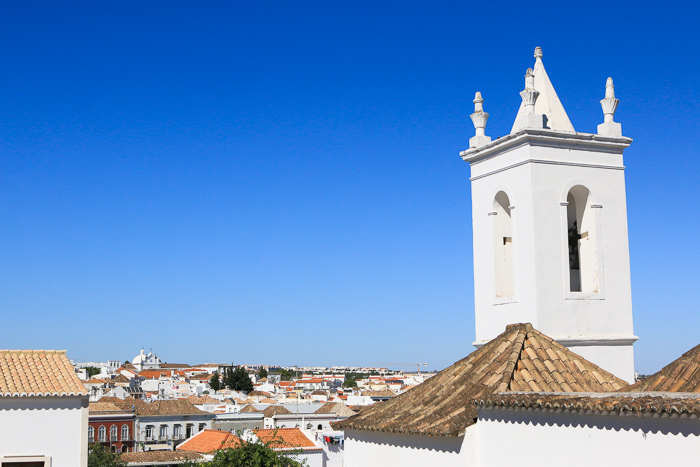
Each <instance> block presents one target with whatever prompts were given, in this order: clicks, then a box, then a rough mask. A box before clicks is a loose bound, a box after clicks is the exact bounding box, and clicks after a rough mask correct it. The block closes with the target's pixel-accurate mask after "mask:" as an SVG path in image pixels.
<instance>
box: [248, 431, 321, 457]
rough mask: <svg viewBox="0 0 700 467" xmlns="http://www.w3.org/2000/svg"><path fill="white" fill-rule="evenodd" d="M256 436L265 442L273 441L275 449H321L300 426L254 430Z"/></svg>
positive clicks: (272, 445)
mask: <svg viewBox="0 0 700 467" xmlns="http://www.w3.org/2000/svg"><path fill="white" fill-rule="evenodd" d="M253 432H254V433H255V436H257V437H258V439H259V440H260V441H262V442H263V443H267V442H269V441H272V444H271V447H272V448H273V449H275V450H285V449H303V450H304V451H315V450H321V448H320V447H318V446H316V445H315V444H314V443H313V441H311V440H310V439H309V438H308V437H307V436H306V435H305V434H304V433H303V432H302V431H301V430H300V429H299V428H276V429H262V430H253Z"/></svg>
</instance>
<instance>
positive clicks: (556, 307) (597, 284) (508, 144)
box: [460, 47, 637, 382]
mask: <svg viewBox="0 0 700 467" xmlns="http://www.w3.org/2000/svg"><path fill="white" fill-rule="evenodd" d="M535 59H536V61H535V67H534V70H533V69H528V70H527V73H526V75H525V89H524V90H523V91H522V92H521V93H520V96H521V97H522V104H521V106H520V109H519V110H518V114H517V116H516V119H515V123H514V124H513V129H512V130H511V133H510V134H509V135H507V136H505V137H502V138H499V139H497V140H495V141H491V138H490V137H488V136H485V131H484V129H485V127H486V121H487V119H488V115H489V114H487V113H485V112H484V111H483V102H484V100H483V99H482V97H481V94H480V93H477V95H476V99H474V104H475V112H474V113H473V114H472V115H471V118H472V121H473V122H474V126H475V127H476V136H474V137H473V138H471V139H470V140H469V146H470V147H469V149H467V150H466V151H463V152H462V153H461V154H460V155H461V156H462V159H464V160H465V161H467V162H469V164H470V167H471V182H472V216H473V229H474V288H475V311H476V342H475V343H474V345H476V346H480V345H482V344H484V343H485V342H487V341H489V340H491V339H493V338H494V337H496V336H497V335H499V334H500V333H501V332H503V329H505V326H506V325H508V324H511V323H519V322H530V323H532V325H533V326H534V327H535V328H536V329H538V330H540V331H542V332H544V333H545V334H547V335H549V336H550V337H552V338H553V339H555V340H556V341H557V342H559V343H561V344H563V345H565V346H566V347H568V348H570V349H571V350H573V351H574V352H576V353H578V354H580V355H582V356H583V357H585V358H587V359H588V360H590V361H592V362H594V363H596V364H597V365H599V366H601V367H602V368H604V369H606V370H608V371H610V372H612V373H613V374H615V375H616V376H618V377H620V378H622V379H624V380H626V381H629V382H632V381H633V379H634V355H633V350H632V344H633V343H634V342H635V341H636V340H637V337H636V336H635V335H634V333H633V329H632V294H631V285H630V261H629V246H628V238H627V204H626V197H625V173H624V168H625V167H624V165H623V161H622V152H623V150H624V149H625V148H627V147H628V146H629V145H630V143H631V142H632V140H631V139H630V138H627V137H624V136H622V131H621V126H620V124H619V123H616V122H614V121H613V115H614V114H615V110H616V109H617V104H618V103H619V101H618V100H617V99H615V91H614V87H613V83H612V79H611V78H608V81H607V84H606V92H605V99H603V100H602V101H601V105H602V107H603V112H604V114H605V118H604V123H602V124H600V125H598V132H597V133H596V134H591V133H578V132H576V131H575V130H574V127H573V125H572V124H571V121H570V120H569V117H568V116H567V114H566V111H565V110H564V107H563V106H562V104H561V102H560V101H559V98H558V97H557V94H556V92H555V91H554V87H553V86H552V83H551V82H550V80H549V77H548V76H547V72H546V71H545V69H544V64H543V63H542V49H540V48H539V47H538V48H537V49H535Z"/></svg>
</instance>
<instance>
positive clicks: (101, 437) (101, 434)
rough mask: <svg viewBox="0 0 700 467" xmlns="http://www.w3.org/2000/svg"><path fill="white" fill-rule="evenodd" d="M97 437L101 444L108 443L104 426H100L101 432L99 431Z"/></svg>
mask: <svg viewBox="0 0 700 467" xmlns="http://www.w3.org/2000/svg"><path fill="white" fill-rule="evenodd" d="M97 437H98V438H99V440H100V443H106V442H107V429H106V428H105V427H104V425H100V428H99V430H97Z"/></svg>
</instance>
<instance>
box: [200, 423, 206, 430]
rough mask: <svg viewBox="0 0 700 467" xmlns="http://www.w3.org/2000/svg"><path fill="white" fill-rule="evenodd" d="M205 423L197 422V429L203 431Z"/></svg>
mask: <svg viewBox="0 0 700 467" xmlns="http://www.w3.org/2000/svg"><path fill="white" fill-rule="evenodd" d="M206 426H207V424H206V423H200V424H199V431H204V428H206Z"/></svg>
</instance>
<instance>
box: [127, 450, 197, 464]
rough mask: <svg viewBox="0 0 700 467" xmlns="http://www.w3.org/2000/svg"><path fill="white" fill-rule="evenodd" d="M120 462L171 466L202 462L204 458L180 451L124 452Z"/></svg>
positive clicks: (194, 453) (193, 453)
mask: <svg viewBox="0 0 700 467" xmlns="http://www.w3.org/2000/svg"><path fill="white" fill-rule="evenodd" d="M121 460H123V461H124V462H126V463H127V464H128V465H130V466H132V465H133V466H137V465H143V466H151V465H172V464H180V463H184V462H187V461H198V460H204V456H203V455H201V454H199V453H197V452H180V451H147V452H125V453H123V454H122V455H121Z"/></svg>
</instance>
